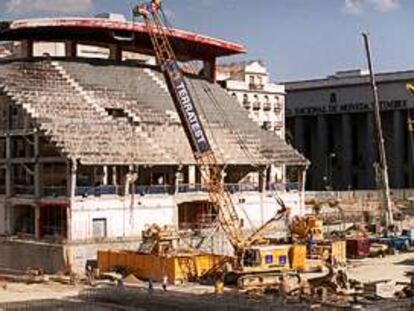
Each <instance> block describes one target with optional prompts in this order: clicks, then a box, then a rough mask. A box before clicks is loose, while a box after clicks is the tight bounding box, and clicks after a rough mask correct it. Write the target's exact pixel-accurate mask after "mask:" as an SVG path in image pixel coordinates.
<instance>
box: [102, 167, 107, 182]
mask: <svg viewBox="0 0 414 311" xmlns="http://www.w3.org/2000/svg"><path fill="white" fill-rule="evenodd" d="M102 185H104V186H106V185H108V166H106V165H105V166H104V167H103V176H102Z"/></svg>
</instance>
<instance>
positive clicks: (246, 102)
mask: <svg viewBox="0 0 414 311" xmlns="http://www.w3.org/2000/svg"><path fill="white" fill-rule="evenodd" d="M251 107H252V105H251V103H250V102H249V101H243V108H244V109H247V110H250V108H251Z"/></svg>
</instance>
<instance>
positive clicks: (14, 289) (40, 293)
mask: <svg viewBox="0 0 414 311" xmlns="http://www.w3.org/2000/svg"><path fill="white" fill-rule="evenodd" d="M80 290H81V287H76V286H67V285H62V284H59V283H54V282H53V283H47V284H24V283H7V284H6V283H4V282H0V303H6V302H20V301H31V300H46V299H64V298H69V297H76V296H77V295H78V293H79V291H80Z"/></svg>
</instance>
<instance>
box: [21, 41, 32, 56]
mask: <svg viewBox="0 0 414 311" xmlns="http://www.w3.org/2000/svg"><path fill="white" fill-rule="evenodd" d="M20 48H21V57H23V58H32V57H33V40H23V41H22V42H21V47H20Z"/></svg>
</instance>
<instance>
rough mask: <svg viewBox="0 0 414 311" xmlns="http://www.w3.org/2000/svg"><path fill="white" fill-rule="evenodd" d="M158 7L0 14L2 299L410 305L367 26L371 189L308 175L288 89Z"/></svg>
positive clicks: (65, 303)
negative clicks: (225, 77)
mask: <svg viewBox="0 0 414 311" xmlns="http://www.w3.org/2000/svg"><path fill="white" fill-rule="evenodd" d="M163 6H164V4H162V3H161V2H160V1H158V0H152V1H148V2H146V3H143V4H140V5H137V6H135V7H134V8H133V10H132V12H131V15H132V16H133V20H132V21H127V20H126V19H125V18H124V19H122V18H120V17H119V16H114V15H111V14H109V15H108V16H106V15H105V16H103V15H101V16H98V17H94V18H87V17H82V18H76V17H71V18H58V17H54V18H38V19H25V20H14V21H7V22H6V21H5V22H0V41H1V42H3V43H4V44H3V45H2V46H3V47H4V50H1V49H0V53H1V54H2V55H3V57H2V58H1V59H0V310H151V311H152V310H154V311H158V310H354V309H355V310H356V309H358V310H411V308H412V305H413V303H414V300H413V295H414V270H413V269H412V266H413V264H414V253H412V251H413V250H414V212H413V211H414V205H413V197H414V189H390V185H389V177H388V171H389V170H388V167H387V152H386V151H387V149H386V148H387V146H385V144H386V141H385V143H384V133H383V126H382V124H381V121H382V120H381V113H382V111H381V107H380V104H379V103H380V100H381V98H379V95H378V88H377V84H376V79H375V77H376V76H375V72H374V69H373V63H372V60H371V49H370V41H369V36H368V34H366V33H364V34H363V42H364V44H365V45H364V46H365V52H366V58H367V66H368V69H369V74H368V75H367V76H366V77H365V80H364V83H365V84H366V85H367V86H369V87H370V90H372V93H370V96H372V98H371V100H372V102H373V104H372V109H371V110H370V113H371V114H372V119H373V120H374V123H373V124H374V128H373V131H374V132H375V142H374V143H373V144H374V145H375V147H376V148H377V149H376V150H375V152H374V151H372V153H375V154H377V159H378V163H377V179H378V183H377V187H376V189H370V190H355V191H353V190H351V189H348V190H341V191H333V189H330V188H329V187H326V191H306V182H307V171H308V169H309V167H312V162H311V161H310V160H309V159H307V157H306V156H305V155H303V154H301V153H300V152H299V151H297V150H296V149H295V148H294V147H293V146H292V145H291V144H289V143H287V142H286V140H285V138H284V135H285V130H284V125H283V124H284V107H283V105H284V104H285V103H284V98H283V96H284V89H283V87H281V86H277V85H273V86H271V87H268V88H267V87H266V83H268V77H267V76H266V75H265V74H266V71H265V69H263V68H264V67H263V66H262V64H261V63H260V62H253V63H251V64H248V65H247V66H246V68H247V67H248V66H250V67H249V68H251V70H252V71H253V72H254V71H257V72H258V73H256V74H248V75H247V74H246V76H243V75H241V72H242V71H240V69H239V68H238V69H237V70H236V74H235V76H237V79H239V80H237V79H236V80H237V81H236V82H234V81H233V82H229V81H227V82H226V83H223V81H219V79H218V73H223V72H225V73H226V74H228V73H231V74H233V72H232V71H234V68H235V66H227V67H226V66H221V65H219V63H220V61H221V58H225V57H232V56H238V55H241V54H245V53H248V51H247V49H246V47H244V46H243V45H241V44H238V43H234V42H230V41H225V40H222V39H216V38H213V37H208V36H204V35H201V34H198V33H192V32H188V31H185V30H179V29H176V28H173V27H172V26H171V25H170V23H169V21H168V16H167V15H168V14H166V13H165V11H164V8H163ZM220 66H221V69H220V68H219V67H220ZM220 70H221V71H220ZM243 83H244V84H246V85H247V88H248V89H249V91H251V92H252V94H255V93H254V92H256V91H257V92H258V94H259V95H252V96H251V98H252V99H249V98H250V97H249V96H250V95H248V94H247V93H246V94H243V92H245V91H240V89H241V87H240V85H244V84H243ZM226 85H227V87H228V89H225V88H224V87H225V86H226ZM231 87H233V89H231ZM239 91H240V92H239ZM246 92H247V91H246ZM261 92H262V93H263V94H264V95H262V93H261ZM404 92H405V93H406V94H405V95H406V96H411V95H412V96H413V99H414V85H412V84H410V83H407V85H405V84H404ZM249 94H250V93H249ZM262 96H263V97H262ZM410 98H411V97H410ZM408 106H410V105H408ZM255 107H256V108H255ZM246 109H247V110H249V112H248V113H246ZM252 116H253V117H252ZM410 120H411V118H408V119H407V122H406V126H405V131H406V132H407V133H406V134H404V135H406V137H411V138H412V137H414V136H413V133H412V123H411V121H410ZM331 154H332V153H331ZM335 156H336V155H335ZM332 158H334V156H330V158H329V159H331V161H332ZM321 161H322V160H321ZM345 170H346V168H345ZM331 171H332V169H331ZM328 175H329V174H328ZM313 178H314V177H313ZM327 179H329V178H327ZM330 179H332V172H331V176H330ZM328 181H329V180H328ZM324 182H326V180H325V181H324ZM330 182H331V183H332V180H330ZM314 184H317V182H315V181H314ZM319 184H322V183H319ZM319 184H318V185H319Z"/></svg>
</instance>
